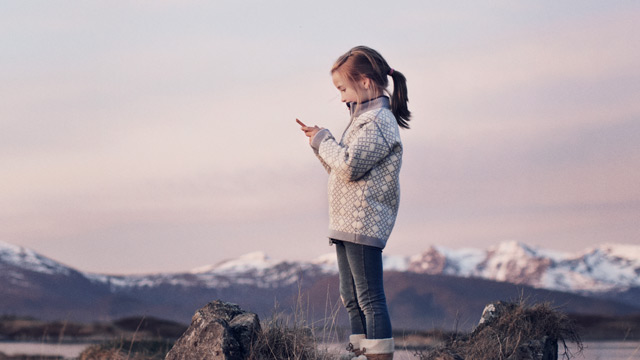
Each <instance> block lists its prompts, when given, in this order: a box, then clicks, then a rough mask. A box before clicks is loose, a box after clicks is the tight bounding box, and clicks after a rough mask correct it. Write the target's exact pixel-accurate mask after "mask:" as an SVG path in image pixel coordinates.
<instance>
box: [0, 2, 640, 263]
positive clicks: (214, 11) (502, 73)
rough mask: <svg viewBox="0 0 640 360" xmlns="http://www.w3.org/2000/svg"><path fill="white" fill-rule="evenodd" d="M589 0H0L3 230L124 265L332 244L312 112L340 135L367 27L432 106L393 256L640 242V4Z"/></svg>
mask: <svg viewBox="0 0 640 360" xmlns="http://www.w3.org/2000/svg"><path fill="white" fill-rule="evenodd" d="M365 4H366V5H365ZM574 7H576V8H574ZM577 7H578V6H577V5H576V4H573V5H572V4H568V3H566V4H565V3H557V2H553V1H542V2H535V3H532V4H525V3H509V4H507V3H503V2H495V3H484V4H483V5H479V4H477V3H476V2H468V3H467V4H465V6H463V5H462V3H456V4H453V3H446V2H439V3H433V2H420V1H415V2H407V3H404V4H402V5H400V4H398V5H397V6H396V5H394V6H392V7H389V5H388V3H387V2H384V3H382V2H381V3H376V2H366V3H364V2H363V3H361V4H360V6H358V5H357V4H344V3H343V2H339V1H327V2H322V3H314V4H313V5H304V4H303V3H300V2H293V1H283V2H272V3H264V2H257V1H256V2H243V3H242V4H235V3H231V2H229V3H223V4H216V5H213V4H209V5H207V4H204V3H200V2H170V1H162V2H145V1H133V2H127V3H126V4H125V3H111V2H91V3H82V4H72V3H57V4H53V3H50V2H41V3H40V4H37V6H36V5H34V3H29V4H25V3H22V2H16V3H14V4H3V5H0V17H1V18H2V21H1V22H0V24H2V25H0V29H1V30H2V31H1V32H0V34H1V35H0V45H2V48H3V49H10V51H9V50H8V51H5V53H3V55H1V56H0V79H1V80H2V81H0V95H1V96H2V102H0V104H1V105H0V115H1V116H0V124H1V129H2V131H0V150H1V151H0V168H1V169H2V180H0V184H1V186H0V241H5V242H9V243H13V244H17V245H22V246H27V247H30V248H33V249H35V250H36V251H39V252H41V253H43V254H45V255H47V256H50V257H52V258H54V259H56V260H59V261H62V262H64V263H66V264H68V265H71V266H74V267H76V268H78V269H80V270H86V271H95V272H108V273H139V272H156V271H184V270H189V269H192V268H196V267H199V266H203V265H207V264H213V263H216V262H218V261H221V260H223V259H227V258H231V257H236V256H239V255H242V254H244V253H247V252H251V251H256V250H262V251H265V252H266V253H268V254H269V255H271V256H272V257H274V258H282V259H311V258H315V257H317V256H319V255H322V254H324V253H327V252H330V251H332V250H333V248H329V247H328V246H327V241H326V237H325V234H326V226H327V215H326V212H327V209H326V194H325V186H326V174H325V172H324V170H323V169H322V167H321V166H320V165H319V163H318V162H317V160H316V159H315V157H314V156H313V154H312V152H311V150H310V149H309V147H308V145H307V143H306V141H305V138H304V137H303V136H302V134H301V133H300V132H299V130H298V127H297V126H296V124H295V122H294V119H295V118H296V117H299V118H300V119H302V120H303V121H305V122H306V123H308V124H318V125H320V126H325V127H328V128H329V129H331V130H332V131H333V132H334V133H335V134H340V133H341V132H342V130H343V128H344V126H345V125H346V122H347V120H348V115H347V112H346V110H345V107H344V105H343V104H341V103H340V101H339V98H338V93H337V91H336V90H335V89H334V88H333V85H332V83H331V80H330V77H329V73H328V70H329V68H330V66H331V64H332V63H333V61H334V60H335V58H337V56H339V55H340V54H342V53H343V52H344V51H346V50H348V49H349V48H350V47H352V46H354V45H359V44H366V45H369V46H372V47H374V48H376V49H378V50H379V51H380V52H381V53H382V54H383V55H384V56H385V57H386V58H387V60H388V61H389V63H390V64H391V65H392V66H393V67H394V68H396V69H398V70H400V71H402V72H403V73H405V75H406V76H407V78H408V86H409V98H410V108H411V110H412V111H413V113H414V120H413V122H412V129H411V130H408V131H403V133H402V135H403V141H404V145H405V158H404V164H403V171H402V174H401V185H402V196H403V198H402V200H401V208H400V214H399V218H398V222H397V225H396V229H395V230H394V233H393V234H392V237H391V239H390V241H389V245H388V247H387V249H386V250H385V252H386V253H389V254H398V255H401V254H402V255H407V254H414V253H419V252H421V251H423V250H425V249H426V248H428V247H429V246H430V245H442V246H448V247H452V248H461V247H477V248H485V247H488V246H490V245H492V244H495V243H497V242H500V241H505V240H517V241H522V242H525V243H527V244H530V245H534V246H539V247H544V248H551V249H557V250H563V251H578V250H581V249H584V248H586V247H589V246H593V245H597V244H601V243H605V242H609V243H628V244H638V243H640V222H639V221H638V219H639V218H640V186H639V184H640V145H638V144H640V101H638V99H640V66H638V64H640V46H638V40H637V36H636V34H638V33H640V5H638V4H637V3H635V2H624V1H618V2H608V3H606V4H605V3H603V2H598V1H585V2H581V3H580V5H579V8H577Z"/></svg>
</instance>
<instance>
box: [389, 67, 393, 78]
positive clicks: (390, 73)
mask: <svg viewBox="0 0 640 360" xmlns="http://www.w3.org/2000/svg"><path fill="white" fill-rule="evenodd" d="M391 75H393V68H392V67H390V68H389V76H391Z"/></svg>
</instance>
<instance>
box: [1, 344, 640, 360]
mask: <svg viewBox="0 0 640 360" xmlns="http://www.w3.org/2000/svg"><path fill="white" fill-rule="evenodd" d="M89 345H90V344H44V343H37V342H0V352H3V353H5V354H7V355H18V354H25V355H58V356H63V357H65V358H66V359H73V358H76V357H77V356H78V355H80V353H81V352H82V351H83V350H84V349H85V348H86V347H87V346H89ZM584 347H585V349H584V352H583V354H582V355H581V356H577V357H575V359H578V360H582V359H584V360H640V341H624V342H622V341H618V342H613V341H607V342H603V341H601V342H586V343H585V344H584ZM331 348H333V347H331ZM413 354H414V353H413V352H412V351H403V350H401V351H396V353H395V355H394V357H393V358H394V360H416V359H418V358H417V357H416V356H414V355H413Z"/></svg>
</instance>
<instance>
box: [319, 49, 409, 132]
mask: <svg viewBox="0 0 640 360" xmlns="http://www.w3.org/2000/svg"><path fill="white" fill-rule="evenodd" d="M335 71H339V72H341V73H342V74H343V75H345V77H346V78H347V79H349V81H351V82H352V83H353V82H355V81H356V80H357V79H360V78H361V77H363V76H364V77H367V78H369V79H370V80H371V81H373V82H374V83H375V84H376V89H377V91H378V92H379V94H380V95H382V94H383V93H387V94H388V93H389V92H388V91H387V86H388V85H389V80H388V78H387V75H388V76H391V78H392V79H393V94H391V112H392V113H393V116H395V118H396V121H397V122H398V126H400V127H401V128H404V129H408V128H409V118H410V117H411V112H410V111H409V107H408V106H407V102H409V99H408V98H407V79H406V78H405V77H404V75H402V73H401V72H399V71H396V70H394V69H392V68H391V67H390V66H389V64H387V61H386V60H385V59H384V58H383V57H382V55H380V53H378V52H377V51H375V50H373V49H372V48H369V47H366V46H356V47H354V48H353V49H351V50H349V51H347V52H346V53H345V54H344V55H342V56H340V57H339V58H338V60H336V62H335V63H334V64H333V67H332V68H331V73H333V72H335Z"/></svg>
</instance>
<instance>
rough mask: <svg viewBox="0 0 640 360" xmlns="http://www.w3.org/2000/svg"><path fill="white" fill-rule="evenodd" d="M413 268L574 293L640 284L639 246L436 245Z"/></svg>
mask: <svg viewBox="0 0 640 360" xmlns="http://www.w3.org/2000/svg"><path fill="white" fill-rule="evenodd" d="M409 271H414V272H419V273H429V274H445V275H455V276H463V277H480V278H484V279H490V280H496V281H504V282H510V283H515V284H526V285H530V286H533V287H537V288H545V289H551V290H560V291H570V292H592V293H593V292H606V291H611V290H625V289H627V288H629V287H632V286H640V277H639V276H638V275H640V246H638V245H612V244H606V245H602V246H599V247H596V248H593V249H587V250H586V251H584V252H582V253H577V254H569V253H560V252H554V251H549V250H544V249H537V248H534V247H530V246H527V245H525V244H522V243H519V242H515V241H509V242H503V243H500V244H498V245H496V246H492V247H490V248H488V249H487V250H485V251H483V250H476V249H462V250H450V249H446V248H443V247H431V248H430V249H428V250H427V251H425V252H424V253H422V254H420V255H415V256H413V257H411V261H410V263H409Z"/></svg>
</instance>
